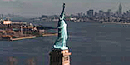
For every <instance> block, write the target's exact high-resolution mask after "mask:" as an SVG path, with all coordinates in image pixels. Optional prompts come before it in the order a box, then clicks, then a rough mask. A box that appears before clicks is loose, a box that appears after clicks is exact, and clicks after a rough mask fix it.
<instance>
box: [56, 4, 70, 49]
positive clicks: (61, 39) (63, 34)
mask: <svg viewBox="0 0 130 65" xmlns="http://www.w3.org/2000/svg"><path fill="white" fill-rule="evenodd" d="M64 9H65V3H63V10H62V13H61V15H60V18H59V21H58V26H57V27H58V37H57V40H56V42H55V43H54V48H59V49H62V50H65V49H68V47H66V41H67V30H66V27H67V24H66V23H65V21H64Z"/></svg>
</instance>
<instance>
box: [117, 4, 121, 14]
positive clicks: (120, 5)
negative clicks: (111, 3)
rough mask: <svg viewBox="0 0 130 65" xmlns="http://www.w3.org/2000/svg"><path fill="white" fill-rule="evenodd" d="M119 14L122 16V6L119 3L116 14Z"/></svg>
mask: <svg viewBox="0 0 130 65" xmlns="http://www.w3.org/2000/svg"><path fill="white" fill-rule="evenodd" d="M118 13H119V14H122V6H121V3H120V5H119V12H118Z"/></svg>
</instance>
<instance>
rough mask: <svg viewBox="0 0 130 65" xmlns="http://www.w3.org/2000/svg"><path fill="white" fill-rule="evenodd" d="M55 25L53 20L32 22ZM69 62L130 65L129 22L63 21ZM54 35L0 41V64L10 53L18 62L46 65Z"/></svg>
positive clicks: (2, 63)
mask: <svg viewBox="0 0 130 65" xmlns="http://www.w3.org/2000/svg"><path fill="white" fill-rule="evenodd" d="M33 23H34V24H37V25H43V26H46V27H56V26H57V22H33ZM67 24H68V40H67V46H69V49H70V52H72V55H71V65H130V25H124V24H101V23H90V22H67ZM56 38H57V37H56V36H45V37H37V38H34V39H23V40H18V41H0V65H6V64H7V59H8V57H10V56H13V57H15V58H16V59H17V60H18V65H26V61H27V60H28V59H30V58H35V60H36V65H49V52H50V51H51V48H52V46H53V43H54V42H55V40H56Z"/></svg>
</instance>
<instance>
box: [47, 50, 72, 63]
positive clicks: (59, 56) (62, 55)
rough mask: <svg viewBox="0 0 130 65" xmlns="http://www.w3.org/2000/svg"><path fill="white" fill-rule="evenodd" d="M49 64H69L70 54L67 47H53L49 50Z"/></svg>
mask: <svg viewBox="0 0 130 65" xmlns="http://www.w3.org/2000/svg"><path fill="white" fill-rule="evenodd" d="M49 55H50V65H70V55H71V52H69V50H68V49H66V50H61V49H53V50H52V51H51V52H50V54H49Z"/></svg>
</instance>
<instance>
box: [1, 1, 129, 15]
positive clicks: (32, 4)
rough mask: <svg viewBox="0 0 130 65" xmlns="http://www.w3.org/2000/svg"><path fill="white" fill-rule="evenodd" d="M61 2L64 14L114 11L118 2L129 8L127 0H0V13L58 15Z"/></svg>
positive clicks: (124, 7) (123, 7) (125, 9)
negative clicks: (64, 6) (64, 7)
mask: <svg viewBox="0 0 130 65" xmlns="http://www.w3.org/2000/svg"><path fill="white" fill-rule="evenodd" d="M63 2H65V3H66V9H65V12H66V14H75V13H78V12H83V13H86V11H87V10H89V9H93V10H94V12H95V11H96V12H97V11H99V10H103V11H107V9H111V10H112V12H116V11H117V10H118V6H119V4H120V3H121V4H122V9H123V11H124V12H125V11H128V10H130V4H129V2H130V1H129V0H123V1H122V0H113V1H112V0H109V1H108V0H98V1H97V0H80V1H79V0H71V1H70V0H66V1H63V0H55V1H54V0H28V1H26V0H0V14H8V13H10V14H15V15H21V16H25V17H28V16H30V17H36V16H42V15H59V14H60V12H61V9H62V3H63Z"/></svg>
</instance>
